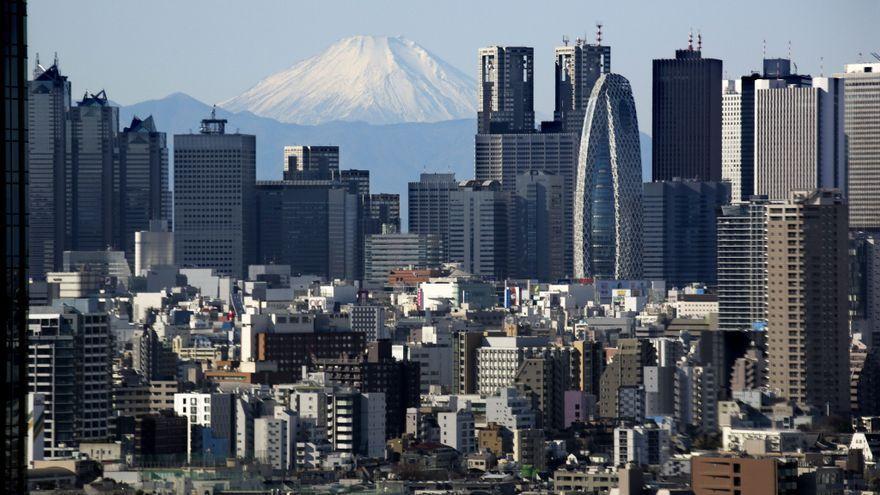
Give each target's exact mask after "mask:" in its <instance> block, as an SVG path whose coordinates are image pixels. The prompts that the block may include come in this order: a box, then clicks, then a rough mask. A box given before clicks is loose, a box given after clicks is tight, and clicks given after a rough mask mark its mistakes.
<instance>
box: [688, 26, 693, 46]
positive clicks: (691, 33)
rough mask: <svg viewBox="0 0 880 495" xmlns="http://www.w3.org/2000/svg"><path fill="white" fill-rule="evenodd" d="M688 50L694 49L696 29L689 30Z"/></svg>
mask: <svg viewBox="0 0 880 495" xmlns="http://www.w3.org/2000/svg"><path fill="white" fill-rule="evenodd" d="M688 51H694V29H693V28H691V30H690V32H688Z"/></svg>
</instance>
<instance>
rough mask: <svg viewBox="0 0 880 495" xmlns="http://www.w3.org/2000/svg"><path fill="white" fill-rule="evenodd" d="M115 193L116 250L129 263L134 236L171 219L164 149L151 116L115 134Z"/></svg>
mask: <svg viewBox="0 0 880 495" xmlns="http://www.w3.org/2000/svg"><path fill="white" fill-rule="evenodd" d="M119 191H120V200H119V203H120V204H119V206H120V208H119V211H118V213H117V215H116V219H117V221H118V222H119V227H118V230H119V235H120V236H121V239H120V245H119V249H121V250H123V251H125V257H126V258H127V259H128V260H129V263H131V262H132V261H133V260H134V251H135V239H134V237H135V232H139V231H144V230H149V228H150V225H151V222H154V221H162V220H164V221H165V222H166V223H167V222H168V221H169V220H170V219H171V201H170V200H171V191H170V190H169V189H168V145H167V144H166V138H165V133H164V132H159V131H157V130H156V124H155V123H154V122H153V117H152V116H150V117H147V118H146V119H144V120H141V119H139V118H137V117H134V118H133V119H132V121H131V125H130V126H128V127H126V128H125V129H123V130H122V132H121V133H120V134H119Z"/></svg>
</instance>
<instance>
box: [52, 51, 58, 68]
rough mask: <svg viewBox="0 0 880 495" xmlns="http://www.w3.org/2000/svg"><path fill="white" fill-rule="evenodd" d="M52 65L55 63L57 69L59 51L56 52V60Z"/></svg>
mask: <svg viewBox="0 0 880 495" xmlns="http://www.w3.org/2000/svg"><path fill="white" fill-rule="evenodd" d="M52 65H54V66H55V68H56V69H57V68H58V52H55V60H54V61H53V62H52Z"/></svg>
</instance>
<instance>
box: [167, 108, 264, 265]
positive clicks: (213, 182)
mask: <svg viewBox="0 0 880 495" xmlns="http://www.w3.org/2000/svg"><path fill="white" fill-rule="evenodd" d="M256 141H257V139H256V137H254V136H251V135H247V134H237V133H236V134H227V133H226V119H218V118H216V117H215V116H214V114H213V113H212V115H211V118H209V119H204V120H202V126H201V131H200V132H199V134H177V135H175V136H174V249H175V260H176V261H177V263H178V264H180V265H182V266H195V267H202V268H214V269H215V270H217V273H219V274H223V275H231V276H234V277H236V278H242V277H243V276H244V274H245V273H247V272H246V270H247V265H248V264H249V263H250V262H251V259H252V256H251V254H252V253H251V251H252V246H253V242H251V240H252V239H253V238H254V236H253V232H254V231H255V224H256V217H255V213H256V208H255V207H254V206H255V205H254V203H255V183H256Z"/></svg>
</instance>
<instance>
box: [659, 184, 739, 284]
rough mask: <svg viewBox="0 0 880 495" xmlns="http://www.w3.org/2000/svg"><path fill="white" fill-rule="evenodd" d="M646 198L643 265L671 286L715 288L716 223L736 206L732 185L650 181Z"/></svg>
mask: <svg viewBox="0 0 880 495" xmlns="http://www.w3.org/2000/svg"><path fill="white" fill-rule="evenodd" d="M644 188H645V189H644V192H643V194H642V225H643V227H644V228H643V231H642V232H643V233H642V245H643V249H642V266H643V269H644V276H645V278H646V279H648V280H665V281H666V284H667V286H675V287H683V286H685V285H687V284H689V283H692V282H703V283H705V284H707V285H710V286H714V285H715V283H716V281H717V275H716V266H715V265H716V256H717V251H716V246H717V240H718V235H717V231H716V221H717V217H718V213H719V211H720V208H721V206H722V205H726V204H728V203H730V184H728V183H727V182H704V181H697V180H680V179H679V180H672V181H663V182H646V183H645V186H644Z"/></svg>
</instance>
